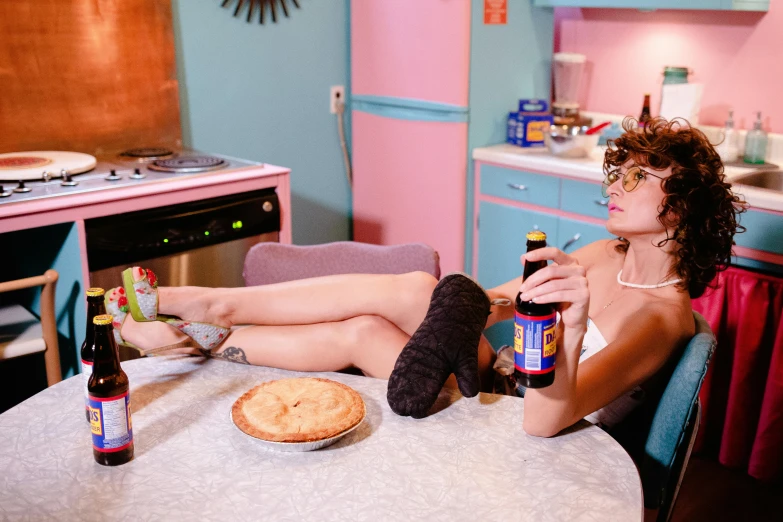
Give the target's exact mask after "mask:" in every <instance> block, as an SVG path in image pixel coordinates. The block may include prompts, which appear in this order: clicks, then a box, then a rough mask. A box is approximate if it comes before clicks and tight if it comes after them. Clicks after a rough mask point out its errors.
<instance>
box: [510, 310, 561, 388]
mask: <svg viewBox="0 0 783 522" xmlns="http://www.w3.org/2000/svg"><path fill="white" fill-rule="evenodd" d="M556 323H557V315H556V314H554V313H552V314H551V315H544V316H533V315H525V314H521V313H519V312H517V311H515V312H514V368H516V370H517V371H520V372H523V373H530V374H534V375H540V374H543V373H549V372H551V371H553V370H554V369H555V352H556V351H557V337H556V335H555V325H556Z"/></svg>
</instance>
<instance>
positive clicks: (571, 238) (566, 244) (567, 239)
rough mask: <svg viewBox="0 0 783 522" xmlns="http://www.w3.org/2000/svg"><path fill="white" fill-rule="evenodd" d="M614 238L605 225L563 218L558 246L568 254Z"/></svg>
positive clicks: (558, 236)
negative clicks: (600, 240)
mask: <svg viewBox="0 0 783 522" xmlns="http://www.w3.org/2000/svg"><path fill="white" fill-rule="evenodd" d="M613 237H614V236H613V235H612V234H610V233H609V232H608V231H607V230H606V227H604V226H603V225H594V224H593V223H584V222H582V221H577V220H575V219H567V218H564V217H561V218H560V219H559V221H558V223H557V241H558V242H557V244H556V246H557V247H558V248H559V249H560V250H562V251H563V252H566V253H571V252H573V251H575V250H578V249H580V248H582V247H583V246H585V245H589V244H590V243H592V242H593V241H598V240H599V239H611V238H613Z"/></svg>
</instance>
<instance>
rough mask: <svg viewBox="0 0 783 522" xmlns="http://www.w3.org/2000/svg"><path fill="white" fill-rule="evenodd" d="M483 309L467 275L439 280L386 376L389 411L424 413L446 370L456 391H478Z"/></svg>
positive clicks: (483, 297)
mask: <svg viewBox="0 0 783 522" xmlns="http://www.w3.org/2000/svg"><path fill="white" fill-rule="evenodd" d="M489 313H490V300H489V297H488V296H487V293H486V292H485V291H484V289H483V288H481V286H479V285H478V283H476V282H475V281H473V279H471V278H470V277H468V276H466V275H464V274H458V273H457V274H449V275H447V276H445V277H444V278H443V279H441V280H440V282H439V283H438V284H437V286H436V287H435V290H434V291H433V292H432V298H431V299H430V307H429V309H428V310H427V315H426V316H425V317H424V321H423V322H422V323H421V325H420V326H419V328H418V329H417V330H416V331H415V332H414V333H413V336H412V337H411V339H410V341H408V344H406V345H405V348H403V350H402V353H400V356H399V357H398V358H397V362H396V363H395V365H394V370H393V371H392V373H391V376H390V377H389V385H388V389H387V392H386V399H387V400H388V401H389V406H391V409H392V411H394V413H396V414H397V415H403V416H411V417H413V418H414V419H421V418H422V417H426V416H427V412H429V410H430V408H431V407H432V405H433V404H434V403H435V400H436V399H437V398H438V393H440V390H441V388H443V384H444V383H445V382H446V379H448V377H449V375H451V374H452V373H453V374H454V375H455V376H456V378H457V384H458V385H459V390H460V392H462V395H464V396H465V397H473V396H475V395H476V394H477V393H478V392H479V374H478V345H479V341H480V339H481V332H483V331H484V327H485V325H486V323H487V317H488V316H489Z"/></svg>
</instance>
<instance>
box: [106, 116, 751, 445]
mask: <svg viewBox="0 0 783 522" xmlns="http://www.w3.org/2000/svg"><path fill="white" fill-rule="evenodd" d="M636 127H637V125H636V122H635V121H634V120H631V119H628V120H626V121H625V122H624V129H625V130H626V132H625V133H624V134H623V135H622V136H621V137H619V138H618V139H617V140H614V143H611V146H610V148H609V150H608V151H607V153H606V156H605V159H604V171H605V173H606V180H605V181H604V191H605V195H606V196H607V197H609V219H608V221H607V225H606V226H607V229H608V230H609V232H611V233H612V234H614V235H616V236H618V239H614V240H603V241H597V242H595V243H592V244H590V245H587V246H585V247H584V248H581V249H579V250H578V251H576V252H574V253H573V254H570V255H569V254H565V253H563V252H561V251H560V250H558V249H556V248H551V247H550V248H543V249H539V250H535V251H533V252H529V253H527V254H526V255H525V256H523V259H522V261H523V262H524V261H538V260H542V259H547V260H551V261H552V262H553V263H552V264H550V265H549V266H548V267H546V268H544V269H542V270H539V271H538V272H536V273H535V274H534V275H533V276H531V277H530V278H529V279H528V280H526V281H524V282H522V280H521V279H522V278H521V277H519V278H517V279H514V280H512V281H509V282H508V283H505V284H503V285H501V286H499V287H497V288H493V289H491V290H489V291H487V294H488V296H489V297H490V298H491V299H493V300H495V299H499V298H507V299H509V300H511V301H512V302H513V300H514V298H515V297H516V295H517V293H518V292H522V294H523V298H524V299H530V300H533V301H535V302H537V303H556V307H557V308H558V310H559V312H560V323H559V325H558V350H557V360H556V363H557V371H556V375H555V382H554V383H553V384H552V385H551V386H549V387H547V388H542V389H535V390H533V389H531V390H528V391H527V393H526V394H525V398H524V400H525V417H524V429H525V431H526V432H527V433H529V434H531V435H537V436H542V437H548V436H553V435H555V434H556V433H558V432H559V431H561V430H562V429H564V428H566V427H568V426H570V425H572V424H573V423H575V422H576V421H578V420H579V419H581V418H583V417H585V416H588V415H591V414H594V415H593V416H592V417H589V420H592V421H593V422H600V423H603V424H611V423H613V422H616V421H618V420H619V419H620V418H622V417H623V416H624V415H625V414H627V413H628V411H629V410H630V409H631V408H632V407H633V403H632V402H629V401H632V400H633V398H634V397H638V396H639V395H640V393H639V392H643V391H645V389H652V388H653V387H654V384H655V383H656V382H657V381H659V380H660V379H661V378H662V376H663V375H664V374H665V371H666V363H667V362H668V361H671V360H672V359H673V355H674V354H675V353H676V352H677V351H678V349H680V348H681V347H682V346H683V345H684V344H685V343H687V341H688V340H689V339H690V338H691V337H692V336H693V334H694V322H693V316H692V311H691V305H690V299H691V298H692V297H698V296H700V295H701V294H702V293H703V292H704V290H705V288H706V286H707V285H708V284H709V283H710V282H711V281H712V280H713V279H714V277H715V275H716V273H717V271H718V270H720V269H722V268H724V267H725V266H727V265H728V263H729V260H730V255H731V246H732V244H733V241H732V238H733V235H734V233H735V231H736V230H737V227H738V225H737V221H736V215H737V214H738V213H739V212H741V211H742V210H743V208H742V206H743V202H742V201H741V200H740V199H739V198H738V197H736V196H734V195H733V194H732V192H731V189H730V185H729V184H728V183H726V182H725V181H724V178H723V165H722V163H721V161H720V158H719V157H718V154H717V153H716V152H715V150H714V149H713V147H712V146H711V145H710V143H709V141H708V140H707V138H706V136H704V134H703V133H701V132H700V131H698V130H696V129H692V128H689V127H688V126H687V124H685V125H683V124H680V123H678V122H676V121H674V122H666V121H665V120H663V119H656V120H653V121H651V122H648V123H647V125H646V126H645V127H644V128H643V129H642V130H637V128H636ZM520 272H521V270H520ZM124 275H125V277H126V281H125V288H126V289H128V291H129V293H131V292H130V290H131V289H132V287H134V286H135V287H137V290H138V288H141V289H142V292H145V291H146V292H154V290H152V289H151V286H150V285H149V283H150V281H149V278H148V277H147V276H146V274H145V273H144V271H143V270H141V269H138V268H134V269H132V270H129V271H126V272H125V274H124ZM436 283H437V282H436V281H435V279H434V278H432V277H431V276H429V275H427V274H422V273H411V274H404V275H388V276H387V275H339V276H330V277H321V278H315V279H308V280H302V281H294V282H290V283H282V284H276V285H268V286H262V287H250V288H239V289H220V288H215V289H204V288H193V287H180V288H161V289H159V291H158V299H159V301H158V302H159V306H158V308H157V310H155V309H153V308H150V307H148V310H150V311H149V312H148V314H147V315H148V316H149V317H148V319H151V318H154V316H155V314H157V313H160V314H168V315H172V316H177V317H181V318H185V319H187V320H188V321H189V322H188V323H185V322H183V321H178V320H170V321H169V322H170V323H171V324H173V325H174V326H176V327H177V328H178V329H175V328H171V326H170V325H168V324H165V323H162V322H151V323H150V322H148V323H138V322H136V321H134V320H131V319H129V318H128V319H127V320H124V319H126V318H124V314H123V313H122V312H121V311H119V310H118V306H117V304H118V302H119V300H120V299H123V298H125V296H124V295H122V294H121V293H120V292H121V291H120V290H117V291H114V292H110V293H109V295H108V299H109V310H111V311H113V312H114V313H115V317H116V319H117V324H118V325H120V326H121V336H122V338H124V342H129V343H132V344H135V345H137V346H140V347H141V348H145V349H149V348H154V347H156V346H161V345H168V344H170V345H172V346H178V344H177V343H183V342H189V341H190V340H189V339H188V338H187V337H188V336H186V335H185V334H183V333H182V332H188V333H190V334H191V335H190V336H191V337H198V335H202V336H203V337H204V339H205V340H206V341H205V344H201V345H200V347H201V349H202V350H201V351H202V352H204V351H207V352H208V353H209V355H210V356H212V357H215V358H223V359H228V360H231V361H234V362H242V363H246V364H257V365H265V366H273V367H279V368H285V369H290V370H301V371H330V370H340V369H343V368H346V367H350V366H355V367H358V368H359V369H361V370H362V371H363V372H364V373H366V374H367V375H370V376H374V377H381V378H388V377H389V375H390V374H391V372H392V370H393V368H394V365H395V361H396V360H397V358H398V356H399V355H400V353H401V351H402V350H403V348H404V347H406V343H408V341H409V340H410V338H411V336H412V335H413V333H414V332H415V331H416V330H417V328H418V327H419V325H420V324H421V323H422V321H423V319H424V318H425V315H426V313H427V309H428V305H429V302H430V296H431V294H432V292H433V289H434V288H435V286H436ZM122 302H123V303H125V301H122ZM123 308H126V306H123ZM134 310H136V308H134ZM137 316H138V313H137V314H136V315H134V317H136V318H141V319H144V318H143V317H137ZM512 316H513V309H512V307H509V306H492V308H491V314H490V315H489V318H488V320H487V323H486V325H485V326H487V327H488V326H491V325H492V324H494V323H496V322H498V321H501V320H504V319H509V318H511V317H512ZM190 322H201V323H212V324H214V325H218V326H219V327H225V328H228V327H231V326H233V325H254V326H248V327H244V328H241V329H237V330H232V331H230V332H229V331H228V330H223V329H222V328H217V327H215V328H214V329H212V330H209V327H208V326H201V327H200V328H201V330H198V331H196V330H193V326H192V324H191V323H190ZM193 324H195V323H193ZM205 328H207V330H209V331H207V330H204V329H205ZM118 329H119V328H118ZM178 330H179V331H178ZM222 336H225V339H223V337H222ZM585 342H587V344H585ZM583 344H584V346H583ZM179 345H180V346H181V344H179ZM213 347H214V348H213ZM478 350H479V357H478V364H479V367H480V369H481V371H482V375H486V371H487V370H488V369H489V368H490V366H491V364H492V359H493V356H494V352H493V351H492V348H491V347H490V346H489V344H488V343H487V342H486V340H485V339H483V337H482V339H481V342H480V343H479V348H478ZM582 352H584V353H582ZM580 356H581V359H582V362H581V363H580Z"/></svg>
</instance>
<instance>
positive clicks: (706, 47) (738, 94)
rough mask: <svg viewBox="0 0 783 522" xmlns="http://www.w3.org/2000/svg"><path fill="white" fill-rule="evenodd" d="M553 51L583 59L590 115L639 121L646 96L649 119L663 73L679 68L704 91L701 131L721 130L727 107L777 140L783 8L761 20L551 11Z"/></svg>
mask: <svg viewBox="0 0 783 522" xmlns="http://www.w3.org/2000/svg"><path fill="white" fill-rule="evenodd" d="M555 50H556V51H568V52H578V53H583V54H585V55H586V56H587V60H588V63H587V67H586V75H585V81H584V82H583V89H582V90H583V92H582V104H583V107H584V108H585V109H588V110H590V111H596V112H607V113H613V114H630V115H633V116H638V115H639V112H640V111H641V108H642V99H643V95H644V93H645V92H649V93H651V95H652V96H651V102H652V109H653V113H655V112H656V110H657V107H658V106H659V104H660V89H661V81H662V79H663V75H662V71H663V67H664V66H666V65H672V66H686V67H689V68H690V69H692V70H693V73H692V74H691V77H690V78H689V81H691V82H700V83H704V96H703V98H702V104H701V112H700V115H699V123H700V124H704V125H723V122H724V121H725V119H726V116H727V114H728V109H729V108H730V107H732V108H733V109H734V118H735V122H736V125H737V127H738V128H741V129H742V128H745V129H747V128H749V127H751V126H752V124H753V121H754V120H755V111H758V110H760V111H762V113H763V114H762V116H763V119H764V125H765V127H766V130H767V131H770V132H777V133H783V96H781V94H780V86H781V85H783V60H780V56H779V53H780V52H781V51H783V2H780V1H773V2H770V7H769V12H767V13H750V12H730V11H674V10H669V11H667V10H660V11H653V12H641V11H638V10H633V9H578V8H558V9H556V10H555Z"/></svg>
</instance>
